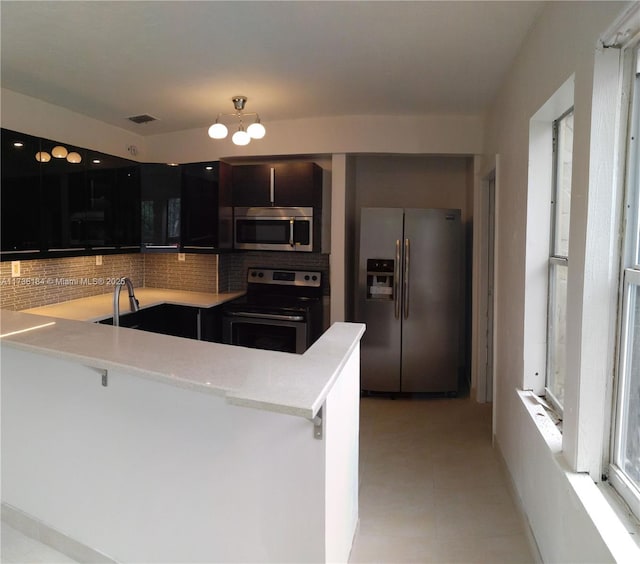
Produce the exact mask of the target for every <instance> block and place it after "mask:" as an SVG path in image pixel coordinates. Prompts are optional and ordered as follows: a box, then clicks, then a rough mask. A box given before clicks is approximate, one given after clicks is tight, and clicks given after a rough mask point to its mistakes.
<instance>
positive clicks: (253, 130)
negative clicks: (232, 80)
mask: <svg viewBox="0 0 640 564" xmlns="http://www.w3.org/2000/svg"><path fill="white" fill-rule="evenodd" d="M231 101H232V102H233V107H234V108H235V110H236V111H235V112H234V113H232V114H218V117H217V118H216V121H215V123H214V124H213V125H212V126H211V127H210V128H209V137H211V138H212V139H224V138H225V137H226V136H227V135H228V133H229V130H228V128H227V126H226V125H225V124H224V123H222V122H221V121H220V120H221V119H222V118H224V117H229V116H231V117H234V118H236V119H237V120H238V122H239V123H238V130H237V131H236V132H235V133H234V134H233V136H232V137H231V140H232V141H233V142H234V143H235V144H236V145H248V144H249V142H250V141H251V139H262V138H263V137H264V136H265V133H266V132H267V131H266V129H265V128H264V125H262V123H261V122H260V116H259V115H258V114H256V113H244V112H243V110H244V107H245V104H246V103H247V97H246V96H234V97H233V98H231ZM248 116H255V118H254V120H255V121H254V122H253V123H251V124H250V125H249V126H248V127H247V128H246V129H245V126H244V118H246V117H248Z"/></svg>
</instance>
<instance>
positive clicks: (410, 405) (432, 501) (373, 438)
mask: <svg viewBox="0 0 640 564" xmlns="http://www.w3.org/2000/svg"><path fill="white" fill-rule="evenodd" d="M0 560H1V561H2V562H7V563H17V562H20V563H47V564H54V563H56V564H57V563H68V562H75V561H74V560H72V559H70V558H68V557H66V556H65V555H63V554H60V553H58V552H56V551H55V550H53V549H51V548H49V547H48V546H45V545H43V544H41V543H39V542H37V541H35V540H33V539H30V538H28V537H26V536H24V535H23V534H22V533H19V532H18V531H16V530H15V529H13V528H12V527H9V526H8V525H6V524H5V523H2V555H1V558H0ZM534 561H535V560H534V558H533V556H532V553H531V551H530V548H529V545H528V543H527V539H526V537H525V535H524V532H523V525H522V523H521V521H520V517H519V515H518V514H517V512H516V509H515V506H514V504H513V502H512V500H511V498H510V496H509V492H508V490H507V486H506V479H505V477H504V475H503V473H502V469H501V467H500V463H499V462H498V458H497V456H496V453H495V451H494V450H493V449H492V447H491V406H490V405H479V404H476V403H475V402H473V401H471V400H469V399H395V400H391V399H387V398H363V399H362V402H361V427H360V526H359V530H358V533H357V535H356V539H355V542H354V546H353V550H352V553H351V559H350V562H352V563H360V562H376V563H384V562H393V563H396V564H401V563H404V562H424V563H438V564H446V563H465V564H466V563H491V564H500V563H504V564H516V563H530V562H534Z"/></svg>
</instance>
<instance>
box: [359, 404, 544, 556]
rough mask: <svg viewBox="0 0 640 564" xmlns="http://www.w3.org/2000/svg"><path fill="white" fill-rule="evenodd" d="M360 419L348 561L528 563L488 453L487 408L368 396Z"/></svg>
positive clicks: (503, 484) (500, 478)
mask: <svg viewBox="0 0 640 564" xmlns="http://www.w3.org/2000/svg"><path fill="white" fill-rule="evenodd" d="M360 421H361V427H360V526H359V530H358V533H357V535H356V539H355V542H354V546H353V549H352V552H351V559H350V562H352V563H360V562H378V563H382V562H393V563H402V562H424V563H439V564H444V563H492V564H493V563H505V564H507V563H508V564H515V563H525V562H526V563H528V562H535V559H534V557H533V555H532V552H531V549H530V547H529V544H528V541H527V538H526V536H525V534H524V527H523V524H522V522H521V518H520V516H519V514H518V513H517V511H516V508H515V505H514V503H513V501H512V499H511V497H510V494H509V490H508V489H507V482H506V478H505V476H504V474H503V470H502V468H501V464H500V462H499V459H498V456H497V454H496V452H495V451H494V450H493V448H492V446H491V405H488V404H477V403H475V402H473V401H472V400H470V399H468V398H460V399H458V398H454V399H450V398H436V399H434V398H428V399H425V398H418V399H395V400H392V399H389V398H382V397H367V398H363V399H362V401H361V418H360Z"/></svg>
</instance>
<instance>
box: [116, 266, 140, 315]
mask: <svg viewBox="0 0 640 564" xmlns="http://www.w3.org/2000/svg"><path fill="white" fill-rule="evenodd" d="M125 284H126V286H127V290H128V291H129V308H130V309H131V311H138V310H139V309H140V302H139V301H138V300H137V299H136V295H135V293H134V291H133V282H131V280H129V278H123V279H122V281H121V282H119V283H118V284H116V286H115V288H114V289H113V326H114V327H118V326H119V325H120V290H122V286H124V285H125Z"/></svg>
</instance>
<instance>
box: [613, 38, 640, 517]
mask: <svg viewBox="0 0 640 564" xmlns="http://www.w3.org/2000/svg"><path fill="white" fill-rule="evenodd" d="M633 54H634V61H633V65H632V67H631V68H632V69H634V72H633V73H632V74H633V76H632V87H631V88H632V98H631V99H632V108H631V120H630V126H629V133H628V140H627V142H628V148H627V172H626V205H625V213H626V217H625V223H626V233H625V241H624V248H623V252H622V256H623V264H622V269H621V270H622V289H621V294H622V315H621V322H620V331H619V335H620V337H619V339H620V342H619V347H618V349H619V351H620V352H619V354H620V357H619V360H618V369H617V379H616V387H617V389H616V417H615V424H614V436H613V441H612V446H613V452H612V464H611V467H610V472H609V477H610V479H611V482H612V484H613V485H614V487H615V488H616V489H617V490H618V492H619V493H620V494H621V495H622V497H623V498H624V499H625V501H626V502H627V503H628V504H629V506H630V507H631V508H632V509H633V510H634V512H635V513H636V515H640V241H639V234H640V221H639V217H640V171H639V167H640V151H639V149H638V141H639V140H638V134H639V133H640V61H639V59H640V57H638V48H637V47H635V48H634V50H633Z"/></svg>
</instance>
